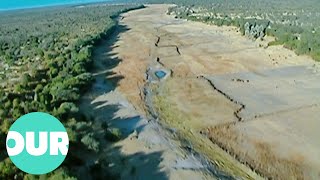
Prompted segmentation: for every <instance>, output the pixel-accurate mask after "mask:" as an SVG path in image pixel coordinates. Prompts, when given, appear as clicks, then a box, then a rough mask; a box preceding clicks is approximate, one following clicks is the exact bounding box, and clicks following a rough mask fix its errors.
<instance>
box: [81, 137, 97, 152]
mask: <svg viewBox="0 0 320 180" xmlns="http://www.w3.org/2000/svg"><path fill="white" fill-rule="evenodd" d="M81 142H82V143H83V144H84V145H85V146H86V147H88V149H90V150H93V151H94V152H98V151H99V148H100V143H99V141H98V140H97V139H96V138H95V137H94V134H93V133H89V134H87V135H85V136H84V137H83V138H82V139H81Z"/></svg>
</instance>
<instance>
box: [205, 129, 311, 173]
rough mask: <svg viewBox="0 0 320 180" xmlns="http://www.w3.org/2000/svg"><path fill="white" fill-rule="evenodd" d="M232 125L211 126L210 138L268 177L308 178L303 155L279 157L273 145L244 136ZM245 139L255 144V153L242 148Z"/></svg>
mask: <svg viewBox="0 0 320 180" xmlns="http://www.w3.org/2000/svg"><path fill="white" fill-rule="evenodd" d="M232 126H233V125H232V124H230V125H225V126H219V127H212V128H210V129H209V134H208V136H209V138H210V140H211V141H212V142H214V143H216V144H218V145H219V146H220V147H221V148H223V149H225V150H226V151H227V152H228V153H229V154H230V155H232V156H234V157H235V158H236V159H238V160H239V161H240V162H242V163H244V164H246V165H248V166H249V167H251V168H252V169H253V170H255V171H257V172H258V173H260V174H263V175H264V176H265V177H267V178H268V179H306V178H307V177H306V174H307V172H306V171H307V168H306V166H305V165H304V164H303V161H304V158H303V156H301V155H299V154H296V155H295V156H292V158H290V159H283V158H280V157H277V156H276V155H275V154H276V153H274V152H273V150H272V145H270V144H267V143H264V142H261V141H256V140H253V139H249V138H247V137H243V136H242V135H241V134H239V133H238V132H237V131H235V130H234V129H233V128H232ZM245 141H250V143H252V144H253V145H254V148H255V152H256V153H255V155H253V154H249V153H248V151H247V150H246V149H247V148H246V149H244V148H241V146H242V144H245V143H244V142H245ZM247 144H249V143H247Z"/></svg>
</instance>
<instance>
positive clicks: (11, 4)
mask: <svg viewBox="0 0 320 180" xmlns="http://www.w3.org/2000/svg"><path fill="white" fill-rule="evenodd" d="M105 1H110V0H0V11H5V10H14V9H27V8H35V7H46V6H56V5H67V4H81V3H92V2H105Z"/></svg>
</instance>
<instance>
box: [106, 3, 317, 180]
mask: <svg viewBox="0 0 320 180" xmlns="http://www.w3.org/2000/svg"><path fill="white" fill-rule="evenodd" d="M168 7H169V5H151V6H148V7H147V8H145V9H141V10H136V11H131V12H129V13H125V14H123V15H122V18H120V19H121V20H120V27H119V28H120V29H119V31H120V32H121V33H120V34H119V35H118V37H117V39H116V40H115V43H114V44H112V46H111V49H110V50H111V51H110V53H109V57H110V58H111V59H113V60H115V59H116V60H119V64H118V65H117V66H115V67H114V68H113V69H112V72H114V73H115V75H116V76H118V77H121V78H119V81H117V86H116V89H115V90H114V91H112V93H117V94H119V95H121V96H124V97H122V98H123V99H128V101H125V100H124V101H121V100H120V99H122V98H119V97H120V96H118V95H112V94H111V95H104V96H102V97H100V98H101V100H102V101H103V102H114V103H115V104H117V103H120V104H121V102H122V104H132V106H131V105H130V108H129V109H128V107H126V106H124V107H122V106H121V108H120V109H121V111H124V112H126V113H129V114H126V113H123V114H122V113H120V115H119V117H121V118H120V119H123V118H126V117H132V116H133V117H135V116H138V115H139V117H141V118H140V119H142V120H138V122H139V123H141V122H143V123H142V124H143V125H144V126H146V127H144V128H142V129H141V130H140V131H139V134H140V133H141V135H142V136H141V137H144V138H142V139H144V140H142V139H140V135H139V138H138V139H137V140H131V139H130V138H129V139H125V140H124V141H121V142H120V143H118V144H119V146H121V147H122V148H121V151H122V152H123V153H124V154H127V155H132V154H135V153H137V152H143V153H153V152H162V156H161V157H162V158H163V159H161V160H160V163H158V164H159V165H160V167H161V168H160V169H161V170H163V171H164V172H165V174H166V175H167V178H169V179H185V178H190V179H201V178H209V179H211V178H213V177H210V176H207V175H205V174H206V173H203V172H201V171H191V170H188V168H186V166H185V167H184V168H173V167H172V166H171V167H170V166H168V165H169V164H171V163H172V162H173V161H175V162H178V161H177V159H180V158H182V159H184V161H182V162H186V161H187V162H190V161H189V158H186V157H185V156H186V153H185V151H182V150H181V149H179V147H178V146H179V145H177V144H179V141H177V142H175V140H173V139H174V138H170V136H171V135H170V133H168V132H167V131H165V130H163V129H162V128H161V126H159V125H158V123H156V122H155V121H152V122H153V123H151V124H150V123H146V122H147V121H146V118H145V117H146V116H145V115H147V114H148V113H147V111H148V107H146V105H145V93H144V88H145V84H146V82H147V81H148V77H147V73H146V72H148V69H149V70H150V68H151V69H152V68H163V69H165V70H167V71H168V72H171V74H170V77H167V78H166V79H165V80H162V81H160V82H159V83H158V84H156V85H154V87H153V88H154V89H156V90H155V92H157V93H156V95H155V96H156V97H155V99H156V101H154V103H155V107H156V109H157V110H158V113H159V117H162V118H163V119H161V118H160V122H165V124H166V125H167V126H170V127H171V128H174V129H175V130H176V131H178V132H180V134H182V136H184V137H183V138H185V139H186V140H188V141H189V142H191V143H192V145H193V146H194V149H195V150H196V151H198V152H199V153H201V154H204V155H205V156H206V157H207V158H208V159H210V160H211V161H212V162H214V163H215V164H216V165H217V166H218V168H219V169H220V170H222V171H224V172H227V173H228V174H230V175H232V176H234V177H242V178H245V179H247V178H248V179H250V178H251V179H257V178H259V177H258V176H257V175H256V174H255V173H254V172H253V171H251V169H250V168H252V169H254V170H255V171H258V172H259V173H261V174H262V175H264V176H265V177H268V178H274V179H285V178H286V177H289V176H290V177H291V178H292V179H303V178H304V179H319V175H320V171H319V169H320V161H319V159H320V158H318V155H319V154H320V144H319V141H318V140H317V137H319V132H318V131H317V128H316V127H318V126H320V121H318V120H317V117H319V115H318V114H319V113H318V112H320V111H319V107H318V104H319V103H320V99H319V98H320V96H319V90H320V86H319V80H318V79H319V78H318V73H317V71H318V69H319V68H318V64H316V63H315V62H314V61H313V60H312V59H310V58H309V57H306V56H297V55H295V54H294V53H293V52H292V51H290V50H287V49H285V48H283V47H281V46H272V47H265V45H266V43H267V42H259V41H257V42H253V41H251V40H248V39H246V38H245V37H243V36H241V35H240V33H239V32H237V29H235V28H233V27H216V26H209V25H206V24H202V23H197V22H189V21H186V20H180V19H174V18H173V17H172V16H168V15H166V10H167V8H168ZM272 69H273V70H272ZM109 98H111V99H114V101H112V100H110V99H109ZM132 113H133V114H132ZM138 119H139V118H138ZM116 122H118V121H117V120H115V121H114V122H113V123H114V124H115V126H119V125H116V124H117V123H116ZM127 122H129V121H125V123H124V124H127ZM139 123H138V124H139ZM111 124H112V123H111ZM148 124H149V125H148ZM148 126H149V128H148ZM120 127H121V126H120ZM135 128H136V127H135ZM135 128H134V129H135ZM131 130H132V129H131ZM149 131H150V132H149ZM143 134H145V135H143ZM154 138H155V139H156V140H155V139H154ZM158 138H160V139H161V138H164V139H166V140H159V139H158ZM209 139H210V140H211V141H212V142H214V143H212V142H209ZM153 141H156V142H161V143H158V144H157V145H155V147H154V148H151V149H149V148H150V147H149V146H147V145H146V143H147V144H148V142H149V143H150V142H153ZM172 142H174V143H172ZM169 144H171V145H173V147H172V146H169ZM217 145H218V146H219V147H218V146H217ZM220 148H222V149H223V150H224V151H222V150H221V149H220ZM179 154H180V156H179ZM230 155H231V156H230ZM176 156H177V157H176ZM187 156H188V155H187ZM196 161H197V158H194V159H192V160H191V162H192V163H191V164H192V166H194V165H195V164H197V163H195V162H196ZM180 162H181V161H180ZM239 162H241V163H243V164H240V163H239ZM135 163H136V162H135ZM177 164H179V165H177V166H176V167H180V165H181V163H177ZM182 164H184V163H182ZM187 164H188V163H187ZM200 164H201V163H200ZM244 164H245V165H246V166H245V165H244ZM143 165H145V164H141V166H139V167H140V170H141V172H142V171H143V168H144V166H143ZM154 165H156V164H154ZM189 165H190V164H189ZM189 165H188V166H189ZM197 167H199V166H197ZM248 167H250V168H248ZM193 169H197V168H193ZM140 170H137V172H140ZM138 177H140V176H138ZM141 177H142V176H141ZM162 178H163V177H162Z"/></svg>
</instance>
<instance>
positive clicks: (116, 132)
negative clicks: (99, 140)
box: [105, 128, 122, 142]
mask: <svg viewBox="0 0 320 180" xmlns="http://www.w3.org/2000/svg"><path fill="white" fill-rule="evenodd" d="M105 137H106V139H107V140H108V141H111V142H117V141H119V140H121V138H122V133H121V130H120V129H118V128H111V129H108V130H107V132H106V135H105Z"/></svg>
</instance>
